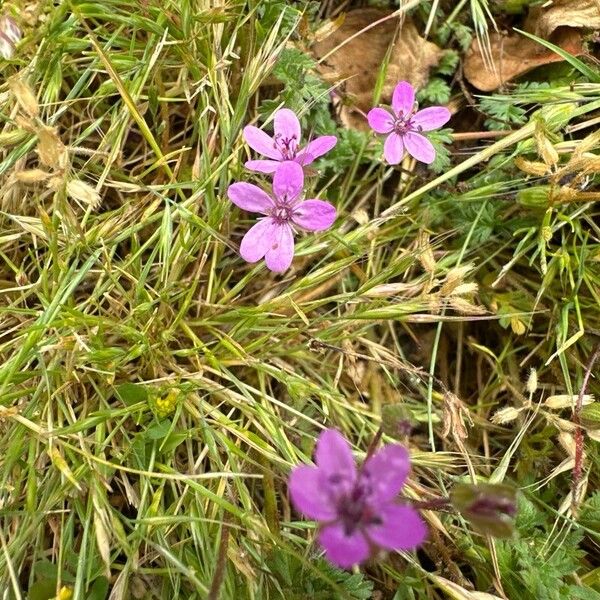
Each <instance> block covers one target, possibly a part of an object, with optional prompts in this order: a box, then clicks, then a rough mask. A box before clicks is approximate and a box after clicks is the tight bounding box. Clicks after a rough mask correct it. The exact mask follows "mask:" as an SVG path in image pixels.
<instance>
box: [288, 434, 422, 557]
mask: <svg viewBox="0 0 600 600" xmlns="http://www.w3.org/2000/svg"><path fill="white" fill-rule="evenodd" d="M315 456H316V462H317V466H316V467H311V466H307V465H302V466H299V467H296V468H295V469H294V470H293V471H292V472H291V474H290V479H289V492H290V498H291V500H292V504H293V505H294V506H295V508H296V509H297V510H299V511H300V512H302V513H303V514H304V515H306V516H307V517H308V518H309V519H315V520H317V521H320V522H321V530H320V533H319V538H318V539H319V543H320V544H321V545H322V546H323V547H324V548H325V554H326V556H327V558H328V559H329V560H330V561H331V562H332V563H334V564H336V565H338V566H340V567H343V568H349V567H351V566H352V565H354V564H357V563H361V562H363V561H364V560H366V559H367V558H369V556H370V555H371V554H372V553H373V550H374V549H376V548H384V549H387V550H412V549H413V548H416V547H417V546H418V545H419V544H421V543H422V542H423V541H424V539H425V537H426V535H427V528H426V526H425V523H424V522H423V520H422V519H421V517H420V516H419V514H418V513H417V511H416V510H415V509H414V508H412V507H411V506H408V505H403V504H398V503H396V502H395V501H394V500H395V498H396V496H397V495H398V492H399V491H400V489H401V488H402V486H403V485H404V482H405V481H406V477H407V475H408V472H409V470H410V461H409V458H408V452H407V451H406V449H405V448H404V447H402V446H400V445H397V444H390V445H388V446H384V447H383V448H382V449H381V450H379V451H378V452H376V453H375V454H374V455H373V456H371V457H370V458H368V459H367V460H366V461H365V463H364V464H363V465H362V467H361V468H359V469H357V468H356V465H355V464H354V458H353V457H352V451H351V449H350V445H349V444H348V442H347V441H346V440H345V439H344V437H343V436H342V434H340V433H339V432H338V431H336V430H335V429H327V430H325V431H324V432H323V433H322V434H321V435H320V436H319V439H318V440H317V449H316V452H315Z"/></svg>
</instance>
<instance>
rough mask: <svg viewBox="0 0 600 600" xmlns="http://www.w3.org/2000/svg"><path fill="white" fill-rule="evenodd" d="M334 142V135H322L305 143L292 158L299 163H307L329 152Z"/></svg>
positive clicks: (335, 140) (335, 139)
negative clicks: (304, 146)
mask: <svg viewBox="0 0 600 600" xmlns="http://www.w3.org/2000/svg"><path fill="white" fill-rule="evenodd" d="M336 144H337V138H336V137H335V135H322V136H320V137H318V138H315V139H314V140H313V141H312V142H310V143H309V144H307V145H306V148H303V149H302V150H300V152H298V154H297V155H296V158H295V159H294V160H295V161H296V162H297V163H299V164H301V165H309V164H310V163H311V162H313V161H314V160H315V159H317V158H319V156H323V154H326V153H327V152H329V151H330V150H331V149H332V148H333V147H334V146H335V145H336Z"/></svg>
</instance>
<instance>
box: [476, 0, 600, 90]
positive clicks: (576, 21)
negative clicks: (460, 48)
mask: <svg viewBox="0 0 600 600" xmlns="http://www.w3.org/2000/svg"><path fill="white" fill-rule="evenodd" d="M582 28H587V29H598V28H600V0H554V2H552V3H549V4H544V5H543V6H538V7H533V8H531V9H530V11H529V14H528V16H527V19H526V20H525V24H524V26H523V29H524V30H525V31H528V32H529V33H533V34H534V35H536V36H537V37H540V38H543V39H546V40H549V41H551V42H552V43H553V44H555V45H556V46H560V47H561V48H562V49H563V50H566V51H567V52H568V53H569V54H572V55H573V56H578V55H580V54H582V53H583V52H584V48H583V41H582V32H581V31H580V29H582ZM490 46H491V55H492V60H493V68H490V66H489V65H488V64H487V63H486V62H485V61H484V58H483V56H482V52H481V47H480V45H479V41H478V40H474V41H473V43H472V44H471V47H470V48H469V50H468V52H467V55H466V57H465V63H464V74H465V77H466V78H467V80H468V81H469V82H470V83H471V84H473V85H474V86H475V87H476V88H478V89H480V90H482V91H484V92H489V91H492V90H495V89H496V88H497V87H499V86H501V85H502V84H503V83H505V82H507V81H510V80H511V79H514V78H515V77H519V75H523V74H524V73H526V72H527V71H530V70H531V69H534V68H535V67H539V66H541V65H546V64H549V63H553V62H560V61H562V60H564V59H563V58H562V57H561V56H559V55H558V54H556V53H554V52H552V51H551V50H548V49H547V48H545V47H543V46H542V45H540V44H538V43H536V42H535V41H533V40H530V39H528V38H525V37H523V36H521V35H518V34H511V35H509V36H503V35H501V34H499V33H492V34H491V35H490Z"/></svg>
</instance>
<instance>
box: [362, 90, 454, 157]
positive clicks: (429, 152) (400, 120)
mask: <svg viewBox="0 0 600 600" xmlns="http://www.w3.org/2000/svg"><path fill="white" fill-rule="evenodd" d="M392 110H393V114H392V113H390V112H389V111H387V110H385V109H383V108H372V109H371V110H370V111H369V114H368V115H367V119H368V121H369V125H370V126H371V129H373V130H375V131H376V132H377V133H383V134H389V135H388V137H387V139H386V140H385V143H384V145H383V155H384V156H385V159H386V160H387V162H388V163H389V164H390V165H397V164H398V163H399V162H400V161H401V160H402V158H403V156H404V151H405V150H406V152H408V153H409V154H410V155H411V156H413V157H414V158H416V159H417V160H420V161H421V162H424V163H427V164H431V163H432V162H433V161H434V160H435V149H434V147H433V146H432V144H431V142H430V141H429V140H428V139H427V138H426V137H425V136H423V135H421V133H422V132H423V131H431V130H432V129H438V128H439V127H442V125H445V124H446V123H447V122H448V121H449V120H450V117H451V116H452V115H451V113H450V111H449V110H448V109H447V108H445V107H443V106H430V107H429V108H424V109H423V110H419V111H417V105H416V103H415V88H414V87H413V86H412V85H411V84H410V83H408V82H407V81H401V82H400V83H399V84H398V85H397V86H396V88H395V89H394V94H393V96H392Z"/></svg>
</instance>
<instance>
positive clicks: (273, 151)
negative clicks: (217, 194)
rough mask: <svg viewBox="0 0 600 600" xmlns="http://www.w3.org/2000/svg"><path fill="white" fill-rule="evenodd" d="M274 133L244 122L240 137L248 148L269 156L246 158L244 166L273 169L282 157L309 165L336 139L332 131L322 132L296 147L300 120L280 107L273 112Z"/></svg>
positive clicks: (299, 131)
mask: <svg viewBox="0 0 600 600" xmlns="http://www.w3.org/2000/svg"><path fill="white" fill-rule="evenodd" d="M273 118H274V122H275V125H274V129H275V135H274V136H273V137H271V136H270V135H268V134H267V133H265V132H264V131H263V130H262V129H259V128H258V127H254V126H253V125H247V126H246V127H244V132H243V134H244V139H245V140H246V143H247V144H248V146H250V148H252V149H253V150H256V151H257V152H260V154H263V155H264V156H267V157H268V158H269V159H270V160H249V161H248V162H247V163H246V168H247V169H250V170H251V171H260V172H261V173H274V172H275V171H276V170H277V167H278V166H279V165H280V164H281V162H283V161H288V160H293V161H294V162H297V163H298V164H299V165H302V166H304V165H309V164H310V163H311V162H313V161H314V160H315V159H317V158H319V156H323V154H325V153H327V152H329V151H330V150H331V149H332V148H333V147H334V146H335V144H336V143H337V138H336V137H335V136H334V135H323V136H321V137H318V138H315V139H314V140H313V141H312V142H309V143H308V144H307V145H306V147H304V148H300V146H299V144H300V136H301V133H302V132H301V129H300V121H298V117H297V116H296V115H295V113H294V111H292V110H290V109H289V108H281V109H280V110H278V111H276V112H275V114H274V116H273Z"/></svg>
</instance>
